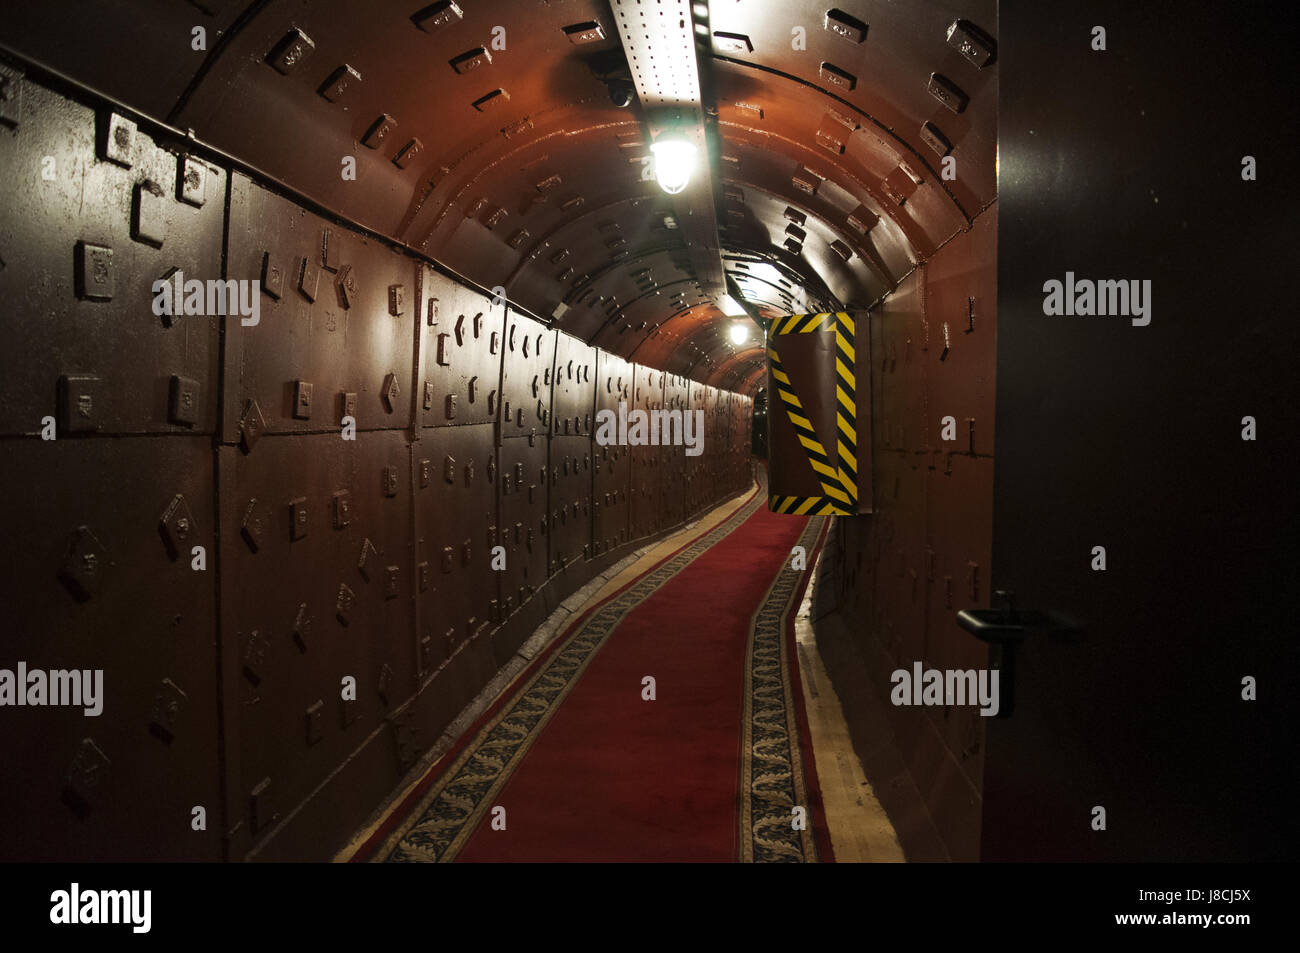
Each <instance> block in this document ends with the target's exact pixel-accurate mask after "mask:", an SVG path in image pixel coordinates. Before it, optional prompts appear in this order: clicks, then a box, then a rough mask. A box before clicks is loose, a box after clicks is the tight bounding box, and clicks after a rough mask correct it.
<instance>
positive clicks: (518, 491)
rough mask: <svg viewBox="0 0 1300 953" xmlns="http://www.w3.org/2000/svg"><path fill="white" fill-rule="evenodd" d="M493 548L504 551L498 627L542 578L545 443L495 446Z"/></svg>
mask: <svg viewBox="0 0 1300 953" xmlns="http://www.w3.org/2000/svg"><path fill="white" fill-rule="evenodd" d="M498 454H499V458H500V469H499V471H498V474H497V476H498V479H499V481H500V485H499V488H498V492H499V494H500V503H499V510H498V512H499V521H498V523H497V543H498V545H502V546H504V547H505V548H506V560H507V561H506V569H505V571H504V572H500V573H497V574H496V575H497V577H498V579H499V581H500V590H499V591H500V595H499V596H498V597H497V598H498V608H497V618H496V621H497V622H498V623H499V622H502V621H504V620H505V619H506V618H508V617H509V616H510V615H512V614H513V613H515V612H517V611H518V610H519V609H520V607H521V606H524V605H525V604H528V603H530V602H531V601H532V598H533V595H534V593H536V591H537V590H538V589H539V588H540V587H541V586H542V585H543V584H544V583H545V581H546V577H547V575H548V574H547V571H546V566H547V547H548V546H549V545H550V532H551V529H552V520H551V516H550V511H549V508H548V494H549V491H550V479H549V476H550V474H549V472H548V467H547V439H546V437H545V436H544V435H543V436H540V437H538V438H537V439H535V440H533V439H530V438H528V437H511V438H509V439H507V440H503V441H502V442H501V447H500V449H499V451H498Z"/></svg>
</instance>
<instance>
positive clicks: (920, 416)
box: [840, 209, 996, 860]
mask: <svg viewBox="0 0 1300 953" xmlns="http://www.w3.org/2000/svg"><path fill="white" fill-rule="evenodd" d="M995 232H996V211H995V209H991V210H989V211H987V212H985V213H984V214H983V215H981V216H980V217H979V218H978V219H977V220H976V222H975V224H974V226H973V227H972V229H971V230H970V231H969V232H967V233H965V234H963V235H960V236H958V238H956V239H954V240H953V241H952V242H950V243H949V244H948V245H946V246H945V247H944V248H943V250H942V251H941V252H940V253H939V254H938V255H936V256H935V258H933V259H932V260H930V261H928V262H926V264H925V265H924V266H922V267H921V268H920V269H918V270H917V271H916V272H914V273H913V274H911V275H909V276H908V277H907V278H906V279H904V281H903V282H902V283H901V284H900V285H899V287H898V288H897V289H896V291H895V292H894V293H893V294H891V295H890V296H889V297H888V298H887V299H886V300H885V302H884V303H883V305H882V306H881V307H879V308H877V309H876V310H875V311H873V312H872V314H871V315H870V317H869V318H868V317H866V316H860V317H859V319H858V324H857V327H858V332H859V335H858V336H859V358H860V360H859V373H858V393H859V395H864V394H866V393H868V390H867V388H868V382H867V380H866V379H864V374H866V373H867V371H866V367H867V364H866V363H864V361H863V360H862V359H861V358H862V357H863V354H862V348H863V346H864V345H865V346H868V347H869V353H870V360H869V366H870V383H869V386H870V390H869V393H870V396H871V409H872V414H871V423H870V439H871V441H872V446H873V447H874V449H873V450H872V451H871V456H870V459H871V461H872V463H871V466H870V473H871V478H872V480H873V483H874V487H873V489H872V496H873V504H874V512H873V514H872V515H871V517H870V518H869V519H867V518H858V519H847V520H842V521H841V523H840V530H841V533H842V534H843V535H842V539H843V547H844V548H843V553H844V555H843V560H844V574H843V579H842V584H843V593H842V595H843V599H844V604H845V608H846V613H847V615H848V618H849V619H850V620H851V621H852V622H853V623H854V626H855V631H858V632H859V633H860V635H859V637H860V639H861V641H862V643H863V646H862V649H861V651H862V655H863V658H865V659H869V660H871V661H872V666H873V668H872V671H871V676H872V678H873V680H874V682H875V683H876V690H877V691H878V692H881V693H883V694H884V695H887V694H888V691H889V673H890V672H891V671H893V670H894V669H896V668H910V667H911V666H912V664H913V663H915V662H918V661H919V662H921V663H922V664H923V665H924V666H926V667H937V668H941V669H962V670H965V669H970V668H982V667H984V666H986V665H987V664H988V660H987V648H986V647H985V646H984V645H983V643H980V642H978V641H977V640H974V639H971V638H970V636H969V635H968V634H967V633H965V632H963V631H962V630H961V629H960V628H959V627H958V626H957V624H956V614H957V612H958V611H960V610H962V609H969V608H974V607H984V606H987V605H989V604H990V602H991V599H992V597H991V593H990V585H989V583H990V577H989V562H990V560H991V547H992V504H993V457H992V446H993V445H992V440H993V433H992V426H993V410H994V379H995V374H994V364H995V344H996V342H995V331H996V309H995V306H994V305H995V298H994V294H995V291H994V283H995V278H996V274H995V273H996V265H995V247H994V246H995V241H994V238H995ZM948 417H951V418H952V421H951V422H950V423H951V429H950V430H949V431H948V434H947V435H945V423H946V422H947V421H945V418H948ZM859 419H860V421H861V417H860V418H859ZM866 426H867V425H866V423H865V422H861V423H860V430H859V433H860V435H863V431H864V430H865V429H866ZM949 436H950V437H952V438H953V439H948V437H949ZM860 443H861V440H860ZM864 453H865V451H864ZM866 461H867V457H865V456H863V457H862V458H861V459H860V460H859V473H860V475H861V474H862V471H863V470H866V469H867V466H866ZM882 697H883V696H882ZM890 727H891V730H892V731H893V733H894V737H895V739H896V743H897V745H898V747H899V750H900V752H901V753H902V755H903V757H904V758H905V759H906V760H907V763H908V770H909V772H910V774H911V776H912V780H913V781H914V782H915V784H916V786H917V789H918V790H919V792H920V794H921V797H922V798H923V799H924V801H925V805H926V809H927V810H928V811H929V814H930V816H931V818H932V819H933V822H934V825H935V827H936V828H937V829H938V832H939V834H940V837H941V839H942V842H943V844H944V848H945V849H946V850H947V851H948V852H949V854H950V855H951V856H952V857H953V858H954V859H964V860H972V859H975V858H977V857H978V853H979V832H980V812H981V810H982V800H981V798H982V789H983V757H984V731H985V727H986V723H985V721H984V720H983V719H982V718H981V717H980V716H979V713H978V709H977V708H961V707H960V706H958V707H957V708H953V709H951V710H950V711H949V710H946V709H942V708H924V707H921V708H907V707H906V706H904V707H901V708H892V709H891V710H890Z"/></svg>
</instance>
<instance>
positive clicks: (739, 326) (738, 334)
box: [730, 321, 749, 347]
mask: <svg viewBox="0 0 1300 953" xmlns="http://www.w3.org/2000/svg"><path fill="white" fill-rule="evenodd" d="M730 333H731V343H732V344H734V345H736V346H737V347H739V346H740V345H742V344H744V343H745V342H746V341H748V340H749V325H747V324H745V322H744V321H733V322H731V332H730Z"/></svg>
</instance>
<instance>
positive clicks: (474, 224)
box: [7, 0, 997, 390]
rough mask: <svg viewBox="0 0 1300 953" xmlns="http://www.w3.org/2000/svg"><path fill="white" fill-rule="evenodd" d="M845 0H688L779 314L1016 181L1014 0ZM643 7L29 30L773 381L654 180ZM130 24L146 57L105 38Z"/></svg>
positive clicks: (909, 262) (130, 43)
mask: <svg viewBox="0 0 1300 953" xmlns="http://www.w3.org/2000/svg"><path fill="white" fill-rule="evenodd" d="M832 2H833V0H749V2H746V3H744V4H739V3H730V2H727V3H720V2H716V0H715V2H714V3H712V4H709V3H707V2H705V0H700V2H697V3H691V4H689V7H688V6H687V5H685V4H682V3H681V0H672V2H671V4H669V5H670V6H671V7H672V9H673V10H689V13H688V14H687V15H686V18H684V19H683V21H682V22H683V24H684V26H685V28H686V29H687V30H688V31H689V32H690V34H691V36H693V37H694V38H695V41H696V42H695V47H694V48H695V51H696V54H697V56H696V58H697V60H698V66H699V89H700V90H701V92H702V96H703V102H702V103H700V108H701V115H702V116H703V128H704V129H705V130H706V132H707V134H708V136H709V139H710V141H709V148H708V149H707V150H705V152H706V154H708V155H711V156H712V157H713V159H714V161H713V162H712V163H710V164H709V167H708V169H707V173H708V174H709V176H710V177H711V185H712V193H713V197H714V201H713V202H712V203H711V204H712V206H713V210H714V211H715V212H716V222H717V229H716V231H717V235H718V239H717V242H716V245H717V246H718V248H719V249H720V255H721V259H722V264H723V267H725V269H726V272H727V273H728V274H729V275H730V277H731V278H734V279H735V280H736V282H737V283H738V286H739V288H740V289H742V291H743V292H744V294H745V296H746V297H747V299H748V302H749V304H750V306H752V307H754V308H756V309H757V311H758V313H760V314H762V315H764V316H765V317H771V316H773V315H775V314H778V313H784V312H786V311H789V310H791V309H797V310H803V309H814V308H815V309H829V308H842V307H848V308H854V309H859V308H867V307H870V306H872V305H873V304H874V303H875V302H877V301H879V300H880V299H881V297H883V296H884V295H885V294H888V293H889V292H890V291H891V290H892V289H893V288H894V287H895V286H896V285H897V283H898V282H899V281H900V280H901V279H902V278H903V277H904V276H905V275H906V274H907V273H908V272H909V271H910V270H911V269H912V268H914V267H915V266H916V264H917V263H918V262H920V261H924V260H925V259H926V258H927V257H929V256H930V255H931V254H933V253H934V251H935V250H936V249H937V248H939V247H940V246H942V245H943V244H944V243H945V242H946V241H948V240H949V239H951V238H952V237H953V236H954V235H955V234H957V233H959V232H961V231H964V230H966V229H968V228H969V227H970V223H971V220H972V219H973V218H974V216H976V215H978V214H979V212H980V211H982V210H983V209H984V208H986V207H987V206H988V205H989V204H990V203H991V202H992V201H993V200H994V197H995V189H996V155H997V152H996V97H997V70H996V59H997V56H996V41H995V40H994V39H993V37H994V36H995V34H996V0H960V2H955V3H948V2H944V3H940V2H937V0H912V2H909V3H906V4H876V3H872V4H866V3H863V2H861V0H854V2H844V3H843V9H842V8H840V7H835V6H832ZM664 3H668V0H664ZM645 4H646V9H647V10H649V9H651V8H654V9H655V10H659V9H668V7H667V6H664V5H663V4H661V3H659V2H658V0H645ZM155 7H156V8H155ZM634 8H635V6H634V5H629V6H628V9H634ZM196 24H198V25H200V26H202V27H203V28H204V29H205V30H206V36H207V38H208V40H207V43H206V49H204V50H202V51H196V50H195V49H194V48H193V46H192V44H191V42H190V38H191V36H192V31H193V29H194V27H195V25H196ZM616 24H617V21H616V14H615V11H614V9H613V8H612V7H611V5H610V3H609V2H607V0H568V2H566V3H563V4H536V5H528V6H523V5H520V4H519V3H518V2H517V0H481V2H480V0H455V2H452V0H436V2H428V0H367V2H365V3H362V2H359V0H315V2H313V3H311V4H303V3H301V2H295V0H255V2H244V3H241V2H239V0H230V2H220V0H218V2H213V3H204V4H201V5H184V4H180V5H177V4H166V5H162V6H157V5H150V7H149V8H148V10H147V11H146V10H144V9H142V10H141V11H140V12H139V13H138V14H136V15H134V16H132V14H131V12H130V11H128V10H125V9H124V10H121V11H119V12H118V14H117V15H115V16H114V17H111V18H105V17H102V16H98V15H95V14H94V4H93V3H91V2H90V0H46V2H44V3H41V4H21V5H19V9H17V10H16V11H14V12H13V13H12V14H10V16H9V18H8V23H7V31H8V33H9V35H10V36H11V37H13V39H12V40H11V41H9V42H11V43H13V44H14V46H15V48H17V49H19V50H20V51H21V52H22V53H23V54H24V55H27V56H30V57H32V58H34V59H37V60H39V61H41V62H44V63H45V64H46V65H48V66H50V67H52V68H53V69H55V70H61V71H63V72H65V73H69V74H73V75H78V76H80V77H83V78H84V80H85V81H86V82H87V83H89V84H90V85H91V86H94V87H96V88H97V89H99V90H100V91H102V92H104V93H106V94H107V95H109V96H111V97H114V98H116V99H118V100H120V101H122V102H124V103H126V104H128V105H130V106H133V107H135V108H137V109H139V110H141V111H143V112H146V113H148V114H150V115H153V116H156V117H158V118H160V119H167V120H168V121H170V122H171V123H173V124H174V125H176V126H179V127H180V128H183V129H184V128H187V129H191V130H192V131H193V135H194V136H195V137H197V138H198V139H200V140H202V141H203V142H205V143H208V144H210V145H212V146H214V147H216V148H218V149H221V150H223V151H224V152H226V153H229V154H231V155H233V156H236V157H237V158H238V159H239V160H241V161H243V162H245V163H247V164H248V165H249V166H250V167H253V168H256V169H259V170H261V171H263V172H264V173H266V174H267V175H268V176H270V177H273V178H274V179H276V180H278V181H281V182H283V183H285V184H286V185H287V186H289V187H291V188H293V189H295V190H297V191H298V192H300V193H302V194H303V195H304V196H306V197H308V198H309V199H311V200H312V201H314V202H316V203H318V204H320V205H322V206H324V207H326V208H330V209H333V210H334V211H335V212H336V213H337V214H339V215H340V216H343V217H345V218H347V219H350V220H352V221H354V222H357V223H358V224H360V225H362V226H364V227H366V228H369V229H371V230H372V231H374V232H376V233H378V234H381V235H385V236H388V237H389V238H391V239H392V240H394V241H397V242H400V243H403V244H406V245H408V246H409V247H412V248H414V249H416V250H418V251H420V252H421V253H423V254H426V255H428V256H430V257H432V258H434V259H436V260H437V261H439V262H440V263H442V264H443V265H445V266H446V267H447V268H449V269H451V270H453V271H455V272H458V273H460V274H462V275H464V276H465V277H466V278H467V279H469V280H470V281H472V282H474V283H476V284H478V285H480V286H481V287H485V288H492V287H496V286H501V287H504V288H506V291H507V295H508V297H509V298H510V300H512V301H513V302H515V303H516V304H518V305H519V306H521V307H522V308H524V309H526V310H528V311H530V312H532V313H533V314H535V315H538V316H540V317H541V318H542V319H543V320H547V321H551V322H552V323H555V324H557V325H559V326H561V327H563V328H565V329H566V330H568V331H570V332H572V333H574V334H576V335H578V336H580V337H582V338H583V339H584V340H586V341H588V342H590V343H594V344H597V345H598V346H600V347H603V348H607V349H609V350H611V351H613V352H614V353H616V354H619V355H620V356H622V357H625V358H626V357H630V356H631V355H633V354H635V355H636V358H637V360H639V361H640V360H644V361H647V362H651V363H654V364H655V365H656V366H659V367H661V368H662V369H664V370H667V371H669V372H671V373H675V374H681V373H687V372H689V374H690V375H691V376H693V377H695V378H696V379H699V380H703V381H705V382H707V383H710V384H714V385H716V386H727V387H737V388H741V389H748V390H755V389H757V388H758V387H761V386H762V373H761V372H762V350H761V348H756V347H755V348H750V347H749V346H748V345H743V346H742V347H740V348H736V347H733V346H732V345H731V343H730V341H729V340H728V338H727V334H726V329H727V327H728V326H729V324H730V323H731V322H732V321H733V320H735V319H733V318H728V317H726V316H725V315H723V314H722V312H721V311H720V310H719V309H718V307H717V306H716V303H715V299H714V297H712V296H711V295H714V294H716V290H714V289H713V288H712V286H711V283H710V278H709V276H708V275H704V274H700V273H699V272H700V267H701V265H700V259H699V251H700V249H699V248H698V247H696V245H697V242H688V241H686V240H684V238H683V236H684V235H686V234H688V233H692V232H694V233H696V234H698V232H697V231H696V230H694V229H693V228H683V227H681V226H682V224H683V223H681V222H678V221H675V217H676V216H677V215H680V214H681V213H680V210H679V209H675V207H674V202H673V199H672V198H671V197H670V196H667V195H664V194H662V193H661V192H659V190H658V188H657V186H656V185H655V183H654V181H653V177H652V176H650V175H649V174H648V173H649V170H650V167H649V165H648V161H649V156H650V152H649V149H648V145H649V139H650V132H651V126H652V125H653V124H654V122H655V121H656V120H655V118H654V115H652V113H653V110H652V109H649V108H646V104H642V103H639V102H635V101H633V102H632V103H631V105H630V106H629V105H628V104H627V103H626V101H625V100H626V98H627V94H628V90H629V89H631V88H632V84H633V82H634V79H635V70H633V69H630V68H629V60H628V59H627V54H626V52H625V50H624V48H623V45H622V43H621V42H620V34H619V30H618V29H617V26H616ZM178 37H179V38H180V39H178ZM114 44H116V45H117V46H118V47H120V48H131V49H132V50H135V51H137V53H135V54H133V55H135V56H136V57H137V60H136V65H135V68H134V69H132V70H129V71H128V70H120V69H116V68H115V66H116V64H117V62H118V61H117V60H115V59H114V58H113V57H105V56H102V55H100V54H101V52H102V50H103V49H104V48H105V46H106V45H107V46H112V45H114ZM633 65H637V64H633ZM633 99H635V97H633ZM651 105H653V104H651ZM345 157H351V158H352V159H353V160H355V165H356V176H355V178H354V179H350V180H349V179H347V178H345V177H343V176H341V175H340V163H341V161H342V160H343V159H344V158H345ZM705 171H706V170H705V169H703V168H701V169H697V170H696V173H695V174H696V175H697V176H701V175H704V174H705ZM688 224H690V225H692V226H694V222H691V223H688ZM674 226H676V227H674ZM675 292H681V294H677V293H675ZM751 351H752V354H751V353H750V352H751Z"/></svg>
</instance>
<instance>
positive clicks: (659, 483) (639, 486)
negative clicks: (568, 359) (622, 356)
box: [628, 364, 672, 539]
mask: <svg viewBox="0 0 1300 953" xmlns="http://www.w3.org/2000/svg"><path fill="white" fill-rule="evenodd" d="M667 377H668V375H667V374H666V373H664V372H663V371H660V370H656V369H655V368H653V367H646V366H644V365H641V364H638V365H636V372H635V374H634V378H635V381H636V387H635V389H634V392H633V395H632V397H633V399H632V402H631V406H630V407H629V408H628V410H629V414H630V413H631V411H633V410H640V411H644V412H646V413H647V414H648V413H649V412H650V411H651V410H655V409H658V408H660V407H662V406H663V400H664V386H665V382H666V379H667ZM628 429H629V431H630V430H631V426H630V425H629V427H628ZM630 449H631V451H632V507H631V517H630V518H631V522H632V538H633V539H640V538H642V537H643V536H649V535H651V534H652V533H657V532H659V531H660V530H662V529H664V528H665V527H667V526H669V525H672V524H671V523H669V522H668V521H667V520H666V518H665V516H664V514H663V512H662V511H661V510H660V509H659V501H660V499H661V498H662V496H663V494H664V492H665V486H666V485H667V484H666V480H665V477H664V471H665V469H666V461H667V455H666V453H665V448H663V447H651V446H646V445H630Z"/></svg>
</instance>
